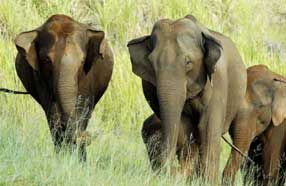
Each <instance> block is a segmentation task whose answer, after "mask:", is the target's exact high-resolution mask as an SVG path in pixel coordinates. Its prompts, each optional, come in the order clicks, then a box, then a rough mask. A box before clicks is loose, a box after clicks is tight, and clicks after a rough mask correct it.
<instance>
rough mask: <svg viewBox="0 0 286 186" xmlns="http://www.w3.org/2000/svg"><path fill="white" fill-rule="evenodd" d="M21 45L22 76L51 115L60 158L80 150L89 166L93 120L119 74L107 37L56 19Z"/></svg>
mask: <svg viewBox="0 0 286 186" xmlns="http://www.w3.org/2000/svg"><path fill="white" fill-rule="evenodd" d="M15 44H16V47H17V49H18V54H17V58H16V71H17V74H18V76H19V78H20V80H21V82H22V83H23V85H24V87H25V88H26V90H27V91H28V92H29V93H30V94H31V96H32V97H33V98H34V99H35V100H36V101H37V102H38V103H39V104H40V105H41V107H42V108H43V110H44V111H45V114H46V117H47V120H48V124H49V128H50V132H51V134H52V139H53V142H54V145H55V147H56V150H57V152H58V150H59V149H61V147H62V146H63V145H65V146H66V147H68V149H74V148H75V147H76V145H77V148H79V156H80V159H81V160H85V159H86V148H85V147H86V144H87V138H88V133H87V132H86V131H85V130H86V128H87V125H88V120H89V118H90V117H91V113H92V111H93V109H94V107H95V105H96V103H97V102H98V101H99V99H100V98H101V97H102V95H103V94H104V92H105V90H106V88H107V86H108V84H109V81H110V78H111V75H112V69H113V53H112V51H111V48H110V47H109V45H108V42H107V40H106V37H105V33H104V32H103V31H99V30H96V29H94V28H91V27H90V26H88V25H85V24H82V23H79V22H77V21H75V20H73V19H72V18H71V17H68V16H65V15H53V16H51V17H50V18H49V19H48V20H47V21H46V22H45V23H44V24H43V25H41V26H40V27H39V28H37V29H35V30H31V31H27V32H22V33H20V34H19V35H18V36H17V37H16V39H15Z"/></svg>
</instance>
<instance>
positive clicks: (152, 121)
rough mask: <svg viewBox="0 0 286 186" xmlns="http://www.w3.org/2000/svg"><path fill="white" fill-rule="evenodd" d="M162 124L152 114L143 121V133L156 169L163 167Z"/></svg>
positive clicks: (151, 162)
mask: <svg viewBox="0 0 286 186" xmlns="http://www.w3.org/2000/svg"><path fill="white" fill-rule="evenodd" d="M161 129H162V126H161V121H160V120H159V118H158V117H157V116H156V115H155V114H152V115H151V116H149V117H148V118H147V119H146V120H145V121H144V123H143V127H142V129H141V135H142V139H143V142H144V143H145V145H146V149H147V153H148V157H149V160H150V164H151V166H152V169H153V170H154V171H156V170H158V169H159V168H160V167H161V161H160V159H161V158H160V155H161V146H162V131H161Z"/></svg>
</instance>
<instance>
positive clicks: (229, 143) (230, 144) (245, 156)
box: [221, 136, 255, 164]
mask: <svg viewBox="0 0 286 186" xmlns="http://www.w3.org/2000/svg"><path fill="white" fill-rule="evenodd" d="M221 137H222V139H223V140H224V141H225V142H226V143H227V144H228V145H229V146H230V147H231V148H233V149H234V150H235V151H236V152H238V153H239V154H240V155H241V156H242V157H244V158H245V159H246V160H247V161H249V162H251V163H252V164H254V163H255V162H254V161H253V160H252V159H251V158H250V157H249V156H247V155H246V154H244V153H243V152H241V150H239V148H237V147H236V146H235V145H233V144H232V143H231V142H229V141H228V140H227V139H226V138H225V137H224V136H221Z"/></svg>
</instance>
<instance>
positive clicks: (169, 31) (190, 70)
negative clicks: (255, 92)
mask: <svg viewBox="0 0 286 186" xmlns="http://www.w3.org/2000/svg"><path fill="white" fill-rule="evenodd" d="M128 48H129V53H130V56H131V62H132V70H133V72H134V73H135V74H136V75H138V76H139V77H141V78H142V79H143V80H145V81H148V82H150V83H152V84H153V85H154V86H156V88H157V96H158V100H159V107H160V119H161V121H162V127H163V136H164V138H165V142H166V143H167V149H168V148H174V146H173V147H170V146H172V145H171V144H173V145H174V144H176V140H177V136H176V135H177V134H176V133H174V130H177V129H176V128H178V127H176V125H177V124H178V123H179V121H180V117H181V113H182V110H183V106H184V103H185V101H186V99H190V98H194V97H196V96H198V95H199V93H200V92H202V91H203V89H204V87H205V86H206V83H207V81H208V80H211V78H212V74H213V72H214V71H215V68H216V63H217V61H218V60H219V58H220V56H221V50H222V47H221V45H220V43H219V41H217V40H216V39H215V38H214V37H213V36H212V34H211V32H210V31H208V29H206V28H204V27H203V26H202V25H201V24H200V23H199V22H198V21H197V20H196V19H195V18H194V17H193V16H191V15H189V16H186V17H185V18H182V19H178V20H176V21H173V20H169V19H163V20H160V21H158V22H157V23H155V25H154V27H153V30H152V33H151V35H148V36H145V37H142V38H139V39H135V40H132V41H130V42H129V43H128ZM168 144H169V147H168ZM167 151H168V150H167ZM173 152H174V150H173ZM167 156H168V152H167Z"/></svg>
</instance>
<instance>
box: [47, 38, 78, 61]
mask: <svg viewBox="0 0 286 186" xmlns="http://www.w3.org/2000/svg"><path fill="white" fill-rule="evenodd" d="M48 55H49V56H50V58H51V59H52V61H54V62H61V63H64V64H71V63H72V62H77V63H78V62H81V61H83V58H84V53H83V50H82V49H81V47H80V46H79V44H78V43H77V42H76V40H75V39H74V37H67V38H57V39H56V42H55V44H54V46H53V47H52V48H51V49H50V50H49V52H48Z"/></svg>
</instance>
